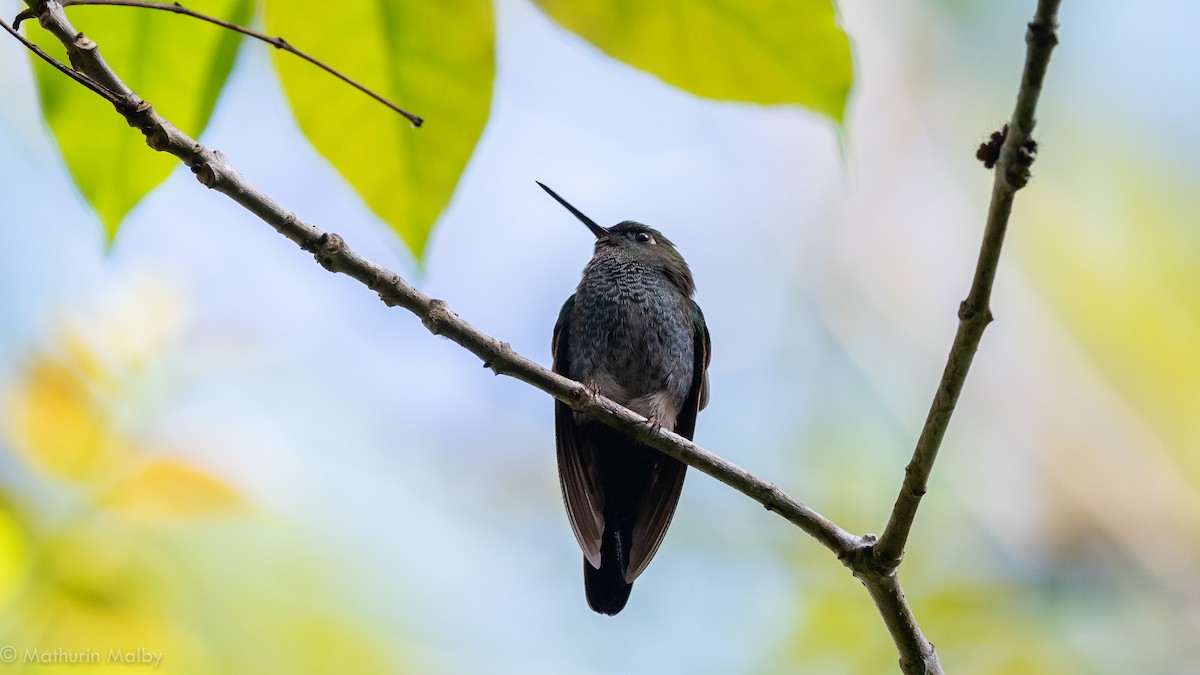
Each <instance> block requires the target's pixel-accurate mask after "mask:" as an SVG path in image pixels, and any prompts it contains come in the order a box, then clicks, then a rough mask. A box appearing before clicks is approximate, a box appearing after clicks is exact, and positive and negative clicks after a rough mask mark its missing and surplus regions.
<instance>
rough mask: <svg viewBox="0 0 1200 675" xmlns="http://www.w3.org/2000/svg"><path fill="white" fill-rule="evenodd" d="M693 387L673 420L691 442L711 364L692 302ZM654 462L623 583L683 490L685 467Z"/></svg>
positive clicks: (661, 459) (656, 539)
mask: <svg viewBox="0 0 1200 675" xmlns="http://www.w3.org/2000/svg"><path fill="white" fill-rule="evenodd" d="M692 350H693V358H694V361H693V365H692V386H691V387H690V388H689V389H688V395H687V398H686V399H684V402H683V406H682V407H681V408H680V410H679V416H678V417H677V418H676V420H675V429H674V431H675V433H677V434H679V435H680V436H683V437H684V438H686V439H688V440H691V439H692V436H693V434H694V433H695V431H696V413H698V412H699V411H700V409H701V408H703V407H704V406H705V405H707V404H708V362H709V361H710V360H711V357H712V354H711V351H712V340H711V339H710V338H709V336H708V326H707V324H705V323H704V314H703V313H702V312H701V311H700V306H699V305H697V304H696V303H695V302H692ZM655 454H656V455H658V457H656V459H655V463H654V469H653V471H652V472H651V475H650V482H649V485H648V487H647V489H646V493H645V494H646V496H645V497H644V498H643V499H642V503H641V506H640V507H639V508H638V518H637V524H636V525H635V526H634V528H633V546H632V547H631V548H630V550H629V570H628V571H627V572H626V574H625V580H626V581H628V582H630V583H632V582H633V580H634V579H636V578H637V576H638V575H639V574H641V573H642V570H644V569H646V565H649V564H650V559H651V558H653V557H654V554H655V553H656V552H657V551H658V547H659V545H660V544H662V540H663V536H664V535H666V533H667V527H668V526H669V525H670V524H671V517H672V516H674V515H675V505H676V504H678V503H679V493H680V492H681V491H682V490H683V477H684V473H685V472H686V471H687V465H686V464H684V463H683V462H680V461H679V460H677V459H675V458H673V457H668V456H666V455H663V454H661V453H657V452H656V453H655Z"/></svg>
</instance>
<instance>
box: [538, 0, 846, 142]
mask: <svg viewBox="0 0 1200 675" xmlns="http://www.w3.org/2000/svg"><path fill="white" fill-rule="evenodd" d="M535 1H536V2H537V4H538V5H539V6H540V7H541V8H542V10H543V11H545V12H546V13H547V14H548V15H550V17H552V18H553V19H554V20H555V21H557V22H558V23H559V24H561V25H563V26H564V27H566V28H567V29H569V30H571V31H573V32H575V33H577V34H579V35H580V36H582V37H583V38H584V39H586V40H587V41H588V42H591V43H592V44H594V45H596V46H597V47H599V48H600V49H601V50H602V51H603V52H604V53H606V54H608V55H609V56H611V57H613V58H615V59H618V60H621V61H624V62H625V63H628V64H629V65H631V66H634V67H635V68H639V69H641V70H644V71H646V72H648V73H651V74H653V75H656V76H657V77H659V78H661V79H662V80H663V81H664V82H666V83H667V84H671V85H674V86H676V87H679V88H680V89H684V90H686V91H689V92H691V93H693V94H696V95H699V96H704V97H707V98H713V99H722V100H730V101H744V102H748V103H761V104H776V103H794V104H799V105H802V106H804V107H806V108H810V109H812V110H815V111H817V112H819V113H822V114H824V115H828V116H829V117H831V118H833V119H834V120H835V121H837V122H839V123H840V122H841V121H842V116H843V114H844V113H845V110H846V97H847V95H848V94H849V93H850V85H851V84H852V82H853V79H854V75H853V66H852V64H851V59H850V42H849V39H848V38H847V37H846V34H845V33H844V32H842V29H841V28H840V27H839V26H838V24H837V16H836V14H837V13H836V10H835V8H834V5H833V2H832V0H694V1H692V2H674V1H672V0H640V1H637V2H632V1H628V0H626V1H623V2H613V1H612V0H535Z"/></svg>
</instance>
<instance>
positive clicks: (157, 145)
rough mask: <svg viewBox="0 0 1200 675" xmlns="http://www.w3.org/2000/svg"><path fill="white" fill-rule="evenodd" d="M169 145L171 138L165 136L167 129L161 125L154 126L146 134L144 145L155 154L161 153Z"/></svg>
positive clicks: (167, 135)
mask: <svg viewBox="0 0 1200 675" xmlns="http://www.w3.org/2000/svg"><path fill="white" fill-rule="evenodd" d="M170 144H171V137H170V135H169V134H167V128H166V127H165V126H163V125H162V124H155V125H154V126H153V127H151V129H150V131H149V132H148V133H147V134H146V145H148V146H150V148H151V149H152V150H154V151H156V152H163V151H164V150H166V149H167V148H168V147H169V146H170Z"/></svg>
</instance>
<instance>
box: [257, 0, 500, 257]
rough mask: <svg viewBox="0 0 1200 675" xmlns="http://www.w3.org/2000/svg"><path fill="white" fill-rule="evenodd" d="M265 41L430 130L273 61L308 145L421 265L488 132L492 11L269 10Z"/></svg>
mask: <svg viewBox="0 0 1200 675" xmlns="http://www.w3.org/2000/svg"><path fill="white" fill-rule="evenodd" d="M266 20H267V29H268V31H269V32H270V33H271V34H274V35H281V36H283V37H284V38H286V39H287V40H288V41H289V42H290V43H291V44H293V45H296V46H297V47H298V48H300V49H302V50H304V51H306V52H308V53H309V54H311V55H313V56H314V57H316V58H318V59H321V60H323V61H325V62H326V63H328V64H329V65H331V66H332V67H334V68H336V69H338V70H339V71H341V72H343V73H345V74H347V75H349V76H350V77H352V78H354V79H355V80H356V81H358V82H360V83H362V84H363V85H365V86H367V87H369V88H371V89H372V90H373V91H375V92H377V93H379V94H380V95H382V96H384V97H386V98H387V99H389V100H391V101H392V102H394V103H396V104H397V105H399V106H400V107H401V108H404V109H405V110H407V111H409V112H411V113H414V114H416V115H420V116H421V117H422V118H424V120H425V125H424V126H423V127H421V128H414V127H413V125H412V124H410V123H409V122H408V120H406V119H405V118H403V117H401V116H400V115H398V114H396V113H395V112H393V111H391V110H389V109H387V108H385V107H384V106H382V105H380V104H379V103H377V102H376V101H374V100H372V99H370V98H367V97H366V96H364V95H363V94H362V93H360V92H358V91H355V90H353V89H351V88H350V87H348V86H346V85H344V84H342V83H341V82H339V81H337V80H335V79H333V78H332V77H330V76H329V75H327V74H325V73H323V72H321V71H319V70H317V69H315V68H313V67H312V66H311V65H308V64H306V63H304V62H303V61H300V60H299V59H297V58H295V57H293V56H291V55H289V54H284V53H276V55H275V67H276V69H277V70H278V72H279V75H280V78H281V79H282V81H283V85H284V89H285V91H286V92H287V96H288V99H289V101H290V102H291V105H292V110H293V111H294V113H295V115H296V119H297V120H298V121H299V123H300V128H301V129H303V131H304V133H305V135H307V136H308V138H309V140H310V141H312V143H313V145H314V146H315V147H316V148H317V150H318V151H319V152H320V153H321V154H322V155H324V156H325V157H326V158H327V159H328V160H329V161H330V162H331V163H332V164H333V165H334V166H335V167H336V168H337V170H338V171H339V172H340V173H341V174H342V176H343V177H344V178H345V179H346V180H347V181H348V182H349V183H350V184H351V185H352V186H353V187H354V189H355V190H356V191H357V192H358V194H359V195H360V196H362V198H363V199H364V200H365V201H366V203H367V206H369V207H370V208H371V210H372V211H374V212H375V213H376V214H378V215H379V217H381V218H383V219H384V220H385V221H386V222H387V223H388V225H389V226H391V228H392V229H393V230H394V231H395V232H396V233H397V234H398V235H399V236H400V238H401V239H402V240H403V241H404V243H405V244H407V245H408V247H409V249H411V250H412V252H413V254H414V255H416V256H417V257H418V258H419V257H420V255H421V253H422V252H423V251H424V249H425V244H426V242H427V241H428V238H429V233H430V231H431V230H432V229H433V224H434V221H435V220H437V217H438V215H439V214H440V213H441V212H442V210H443V209H444V208H445V207H446V205H447V203H449V201H450V197H451V195H452V194H453V193H454V187H455V185H457V183H458V177H459V175H460V174H461V173H462V170H463V168H464V167H465V166H466V164H467V160H468V159H470V157H471V153H472V151H473V150H474V148H475V142H476V140H478V138H479V135H480V134H481V133H482V132H483V125H484V123H485V122H486V121H487V116H488V110H489V107H490V105H491V98H492V79H493V75H494V71H495V54H494V45H493V43H494V30H493V22H492V10H491V3H490V2H488V1H487V0H445V1H439V2H393V1H391V0H347V1H346V2H339V3H337V8H336V11H335V10H333V9H331V5H330V4H329V3H327V2H321V1H318V0H288V1H287V2H279V1H277V2H268V3H267V9H266Z"/></svg>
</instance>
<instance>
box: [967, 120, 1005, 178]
mask: <svg viewBox="0 0 1200 675" xmlns="http://www.w3.org/2000/svg"><path fill="white" fill-rule="evenodd" d="M1006 135H1008V124H1005V125H1004V126H1003V127H1001V128H1000V130H999V131H993V132H992V135H991V136H989V137H988V139H987V140H986V141H984V142H983V143H980V144H979V149H978V150H976V151H975V159H978V160H979V161H981V162H983V168H985V169H991V168H993V167H995V166H996V162H998V161H1000V148H1001V147H1002V146H1003V145H1004V137H1005V136H1006Z"/></svg>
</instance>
